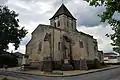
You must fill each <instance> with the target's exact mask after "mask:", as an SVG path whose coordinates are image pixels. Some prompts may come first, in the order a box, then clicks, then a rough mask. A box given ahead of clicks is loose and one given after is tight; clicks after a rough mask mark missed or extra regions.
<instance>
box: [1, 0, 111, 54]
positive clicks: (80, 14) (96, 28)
mask: <svg viewBox="0 0 120 80" xmlns="http://www.w3.org/2000/svg"><path fill="white" fill-rule="evenodd" d="M2 3H3V2H2ZM4 3H5V1H4ZM64 3H65V5H66V7H67V8H68V9H69V10H70V12H71V13H72V14H73V15H74V16H75V18H77V19H78V20H77V25H78V26H79V27H78V29H79V30H80V31H83V32H86V33H89V34H91V35H93V36H94V38H96V39H97V40H98V44H99V45H98V46H99V49H100V50H104V51H105V52H107V51H112V47H111V45H110V42H111V40H110V39H109V38H107V37H106V36H105V34H106V33H111V32H112V31H111V29H110V27H109V26H108V25H104V24H101V23H100V18H99V17H98V16H97V14H98V13H102V12H103V11H104V8H103V7H98V8H94V7H90V6H89V5H88V3H87V2H85V1H84V0H65V2H64ZM5 5H7V6H8V7H9V8H10V9H12V10H15V11H16V12H17V13H19V19H20V25H22V26H25V29H27V30H28V32H29V34H28V35H27V36H26V37H25V38H24V39H23V41H22V42H21V45H20V47H19V49H18V51H20V52H23V53H25V45H26V44H27V42H28V41H29V40H30V38H31V35H30V33H31V32H32V31H33V30H34V29H35V28H36V27H37V26H38V25H39V24H49V18H51V17H52V16H53V15H54V13H55V12H56V10H57V9H58V8H59V7H60V5H61V0H8V1H7V0H6V3H5ZM104 26H106V27H104ZM11 50H13V47H12V45H11V46H10V49H9V51H11Z"/></svg>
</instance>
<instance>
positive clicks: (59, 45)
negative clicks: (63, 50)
mask: <svg viewBox="0 0 120 80" xmlns="http://www.w3.org/2000/svg"><path fill="white" fill-rule="evenodd" d="M58 50H60V42H58Z"/></svg>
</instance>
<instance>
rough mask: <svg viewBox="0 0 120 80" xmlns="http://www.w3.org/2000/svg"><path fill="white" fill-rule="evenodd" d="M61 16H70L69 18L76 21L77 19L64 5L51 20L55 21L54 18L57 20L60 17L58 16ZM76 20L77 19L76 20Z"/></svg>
mask: <svg viewBox="0 0 120 80" xmlns="http://www.w3.org/2000/svg"><path fill="white" fill-rule="evenodd" d="M61 14H64V15H66V16H68V17H71V18H73V19H75V18H74V17H73V15H72V14H71V13H70V12H69V10H68V9H67V8H66V6H65V5H64V4H62V5H61V6H60V8H59V9H58V10H57V12H56V13H55V14H54V16H53V17H52V18H50V19H53V18H55V17H58V16H59V15H61ZM75 20H76V19H75Z"/></svg>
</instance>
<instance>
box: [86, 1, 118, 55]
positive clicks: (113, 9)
mask: <svg viewBox="0 0 120 80" xmlns="http://www.w3.org/2000/svg"><path fill="white" fill-rule="evenodd" d="M85 1H87V2H88V3H89V4H90V6H95V7H97V6H104V7H105V9H106V10H105V11H104V12H103V14H101V15H99V16H100V17H101V22H106V21H107V22H108V23H109V24H110V26H112V30H113V31H114V32H115V33H114V34H106V36H107V37H110V38H111V40H112V41H113V43H111V44H112V46H114V48H113V50H114V51H116V52H118V53H120V20H119V19H116V18H114V15H115V14H120V0H85Z"/></svg>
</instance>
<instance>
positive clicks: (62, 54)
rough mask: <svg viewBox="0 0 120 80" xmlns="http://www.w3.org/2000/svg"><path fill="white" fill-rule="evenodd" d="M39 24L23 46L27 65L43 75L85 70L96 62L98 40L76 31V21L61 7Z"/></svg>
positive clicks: (97, 58)
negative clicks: (26, 56) (45, 22)
mask: <svg viewBox="0 0 120 80" xmlns="http://www.w3.org/2000/svg"><path fill="white" fill-rule="evenodd" d="M49 20H50V25H44V24H39V25H38V27H37V28H36V29H35V30H34V31H33V32H32V38H31V40H30V41H29V42H28V44H27V45H26V54H27V55H28V56H29V57H28V58H27V60H26V63H27V64H29V65H30V67H31V68H37V69H39V70H42V71H52V70H80V69H88V65H89V64H94V61H95V60H97V61H99V57H98V45H97V40H96V39H94V38H93V36H91V35H89V34H86V33H83V32H80V31H78V30H77V29H76V18H75V17H74V16H73V15H72V14H71V13H70V12H69V10H68V9H67V8H66V6H65V5H64V4H62V5H61V6H60V8H59V9H58V10H57V12H56V13H55V14H54V16H53V17H51V18H50V19H49Z"/></svg>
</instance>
